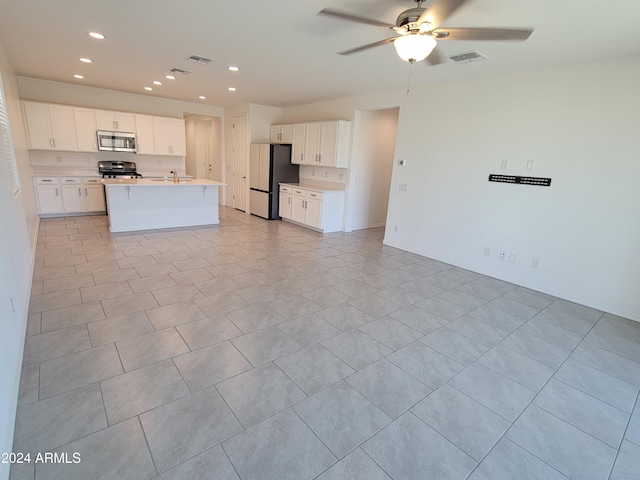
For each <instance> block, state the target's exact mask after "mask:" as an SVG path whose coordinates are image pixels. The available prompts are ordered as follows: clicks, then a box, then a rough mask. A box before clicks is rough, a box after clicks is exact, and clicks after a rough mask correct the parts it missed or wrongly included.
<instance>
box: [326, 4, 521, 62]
mask: <svg viewBox="0 0 640 480" xmlns="http://www.w3.org/2000/svg"><path fill="white" fill-rule="evenodd" d="M466 1H467V0H436V1H435V2H434V3H433V4H432V5H430V6H429V8H423V7H422V4H423V3H424V0H415V2H416V3H417V4H418V7H417V8H410V9H408V10H405V11H404V12H402V13H401V14H400V15H398V18H397V19H396V24H395V25H391V24H389V23H385V22H381V21H379V20H374V19H371V18H366V17H361V16H360V15H355V14H353V13H349V12H343V11H340V10H335V9H333V8H325V9H323V10H320V12H318V15H329V16H332V17H338V18H341V19H343V20H349V21H352V22H359V23H366V24H368V25H374V26H376V27H384V28H389V29H391V30H394V31H395V32H396V33H397V34H398V35H397V36H395V37H390V38H385V39H384V40H380V41H378V42H374V43H369V44H367V45H362V46H360V47H356V48H351V49H349V50H344V51H342V52H338V53H339V54H340V55H351V54H352V53H358V52H361V51H363V50H367V49H369V48H373V47H378V46H380V45H385V44H387V43H391V42H393V44H394V46H395V47H396V52H397V53H398V56H400V58H402V59H403V60H406V61H407V62H410V63H414V62H419V61H421V60H424V59H426V60H427V62H428V63H429V64H431V65H437V64H439V63H442V62H443V61H444V60H443V59H442V57H441V55H440V54H439V52H438V49H437V48H436V44H437V40H467V41H468V40H472V41H473V40H482V41H485V40H498V41H504V40H512V41H513V40H516V41H518V40H519V41H524V40H526V39H527V38H529V35H531V33H532V32H533V29H530V28H529V29H527V28H524V29H513V28H448V27H443V28H440V25H441V24H442V23H443V22H444V21H446V19H447V18H448V17H449V16H451V14H453V12H455V11H456V10H457V9H458V8H459V7H460V6H461V5H462V4H464V3H465V2H466Z"/></svg>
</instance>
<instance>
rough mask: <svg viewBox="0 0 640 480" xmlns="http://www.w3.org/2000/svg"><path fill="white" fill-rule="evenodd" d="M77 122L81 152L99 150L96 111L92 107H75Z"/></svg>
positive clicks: (74, 115) (77, 135)
mask: <svg viewBox="0 0 640 480" xmlns="http://www.w3.org/2000/svg"><path fill="white" fill-rule="evenodd" d="M73 117H74V119H75V124H76V138H77V140H78V151H79V152H97V151H98V139H97V137H96V130H97V129H98V128H97V126H96V111H95V110H93V109H91V108H77V107H74V108H73Z"/></svg>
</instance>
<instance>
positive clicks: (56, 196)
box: [56, 188, 60, 197]
mask: <svg viewBox="0 0 640 480" xmlns="http://www.w3.org/2000/svg"><path fill="white" fill-rule="evenodd" d="M59 196H60V195H58V189H57V188H56V197H59Z"/></svg>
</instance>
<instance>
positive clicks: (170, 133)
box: [153, 117, 187, 157]
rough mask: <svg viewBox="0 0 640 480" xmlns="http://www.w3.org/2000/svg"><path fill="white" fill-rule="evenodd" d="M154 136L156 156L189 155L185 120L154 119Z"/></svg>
mask: <svg viewBox="0 0 640 480" xmlns="http://www.w3.org/2000/svg"><path fill="white" fill-rule="evenodd" d="M153 135H154V138H155V150H156V155H175V156H182V157H184V156H185V155H186V154H187V145H186V140H185V131H184V120H183V119H181V118H164V117H153Z"/></svg>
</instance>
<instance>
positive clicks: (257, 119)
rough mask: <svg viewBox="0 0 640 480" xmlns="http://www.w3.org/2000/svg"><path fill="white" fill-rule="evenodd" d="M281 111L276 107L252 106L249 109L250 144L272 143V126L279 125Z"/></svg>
mask: <svg viewBox="0 0 640 480" xmlns="http://www.w3.org/2000/svg"><path fill="white" fill-rule="evenodd" d="M280 114H281V110H280V109H279V108H276V107H267V106H264V105H255V104H251V105H250V108H249V143H270V142H271V128H270V127H271V124H275V123H277V122H276V120H277V118H278V117H279V116H280Z"/></svg>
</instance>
